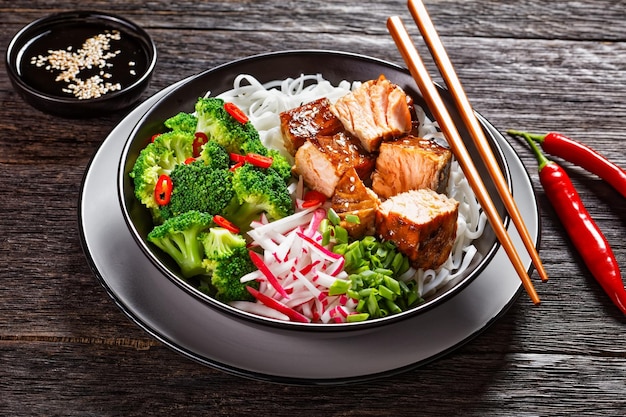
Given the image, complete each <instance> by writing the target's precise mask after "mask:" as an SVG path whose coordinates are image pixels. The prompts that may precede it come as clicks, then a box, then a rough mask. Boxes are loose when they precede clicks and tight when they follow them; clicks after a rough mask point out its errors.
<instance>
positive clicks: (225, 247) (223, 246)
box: [200, 227, 246, 261]
mask: <svg viewBox="0 0 626 417" xmlns="http://www.w3.org/2000/svg"><path fill="white" fill-rule="evenodd" d="M200 240H201V241H202V245H203V246H204V254H205V256H206V258H207V259H208V260H211V261H217V260H222V259H225V258H228V257H229V256H231V255H232V254H233V250H234V249H235V248H245V247H246V239H244V237H243V236H241V235H240V234H235V233H232V232H230V231H229V230H228V229H225V228H223V227H212V228H211V229H209V231H208V232H207V233H204V234H203V235H202V236H201V237H200Z"/></svg>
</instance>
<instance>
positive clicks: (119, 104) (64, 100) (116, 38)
mask: <svg viewBox="0 0 626 417" xmlns="http://www.w3.org/2000/svg"><path fill="white" fill-rule="evenodd" d="M156 61H157V52H156V46H155V44H154V42H153V41H152V39H151V37H150V35H148V33H146V31H144V30H143V29H142V28H141V27H139V26H138V25H136V24H135V23H133V22H131V21H129V20H127V19H124V18H122V17H119V16H116V15H112V14H108V13H101V12H94V11H72V12H63V13H57V14H53V15H50V16H47V17H43V18H41V19H38V20H36V21H34V22H32V23H30V24H29V25H27V26H26V27H24V28H23V29H22V30H20V31H19V32H18V33H17V34H16V35H15V36H14V38H13V39H12V40H11V43H10V44H9V46H8V48H7V52H6V59H5V64H6V67H7V73H8V74H9V78H10V79H11V83H12V84H13V88H14V89H15V90H16V91H17V92H18V94H19V95H20V96H21V97H22V98H23V99H24V101H26V102H27V103H28V104H30V105H31V106H33V107H35V108H37V109H39V110H41V111H44V112H46V113H50V114H54V115H57V116H63V117H71V118H81V117H96V116H100V115H104V114H106V113H112V112H115V111H118V110H122V109H125V108H128V107H130V106H131V105H132V104H134V103H135V102H136V101H137V100H138V99H139V98H140V96H141V94H142V93H143V92H144V91H145V89H146V88H147V87H148V84H149V82H150V79H151V78H152V73H153V71H154V67H155V65H156Z"/></svg>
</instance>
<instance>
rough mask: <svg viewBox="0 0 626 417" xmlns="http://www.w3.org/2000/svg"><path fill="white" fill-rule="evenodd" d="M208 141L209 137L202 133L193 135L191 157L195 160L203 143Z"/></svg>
mask: <svg viewBox="0 0 626 417" xmlns="http://www.w3.org/2000/svg"><path fill="white" fill-rule="evenodd" d="M208 141H209V137H208V136H207V135H206V133H204V132H196V133H194V139H193V156H194V157H195V158H197V157H199V156H200V152H202V147H203V146H204V144H205V143H207V142H208Z"/></svg>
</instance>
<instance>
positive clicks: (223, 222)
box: [213, 214, 239, 234]
mask: <svg viewBox="0 0 626 417" xmlns="http://www.w3.org/2000/svg"><path fill="white" fill-rule="evenodd" d="M213 221H214V222H215V224H216V225H218V226H219V227H223V228H224V229H226V230H228V231H229V232H231V233H235V234H237V233H239V228H238V227H237V226H235V225H234V224H233V223H231V222H230V221H229V220H227V219H225V218H224V217H222V216H220V215H219V214H216V215H215V216H213Z"/></svg>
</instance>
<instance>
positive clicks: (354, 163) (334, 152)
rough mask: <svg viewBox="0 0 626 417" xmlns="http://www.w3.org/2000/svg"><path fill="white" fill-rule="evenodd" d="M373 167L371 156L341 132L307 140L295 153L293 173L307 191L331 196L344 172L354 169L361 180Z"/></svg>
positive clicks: (353, 138)
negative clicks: (307, 188) (306, 187)
mask: <svg viewBox="0 0 626 417" xmlns="http://www.w3.org/2000/svg"><path fill="white" fill-rule="evenodd" d="M374 164H375V159H374V156H373V155H371V154H369V153H367V152H365V151H364V150H363V148H362V147H361V144H360V142H359V140H358V139H356V138H355V137H353V136H351V135H350V134H349V133H347V132H345V131H341V132H339V133H337V134H335V135H333V136H322V135H318V136H317V137H316V138H315V139H312V140H307V141H306V142H305V143H304V144H303V145H302V146H300V148H298V150H297V151H296V155H295V165H294V167H293V171H294V172H295V173H296V174H297V175H301V176H302V178H303V180H304V182H305V184H306V185H307V186H308V187H309V188H311V189H313V190H316V191H319V192H321V193H322V194H324V195H325V196H326V197H331V196H332V195H333V193H334V192H335V187H336V186H337V183H338V182H339V180H340V179H341V177H342V176H343V174H344V173H345V172H346V171H347V170H348V169H350V168H354V169H355V170H356V172H357V173H358V175H359V176H360V177H361V178H369V176H370V175H371V173H372V171H373V170H374Z"/></svg>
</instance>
